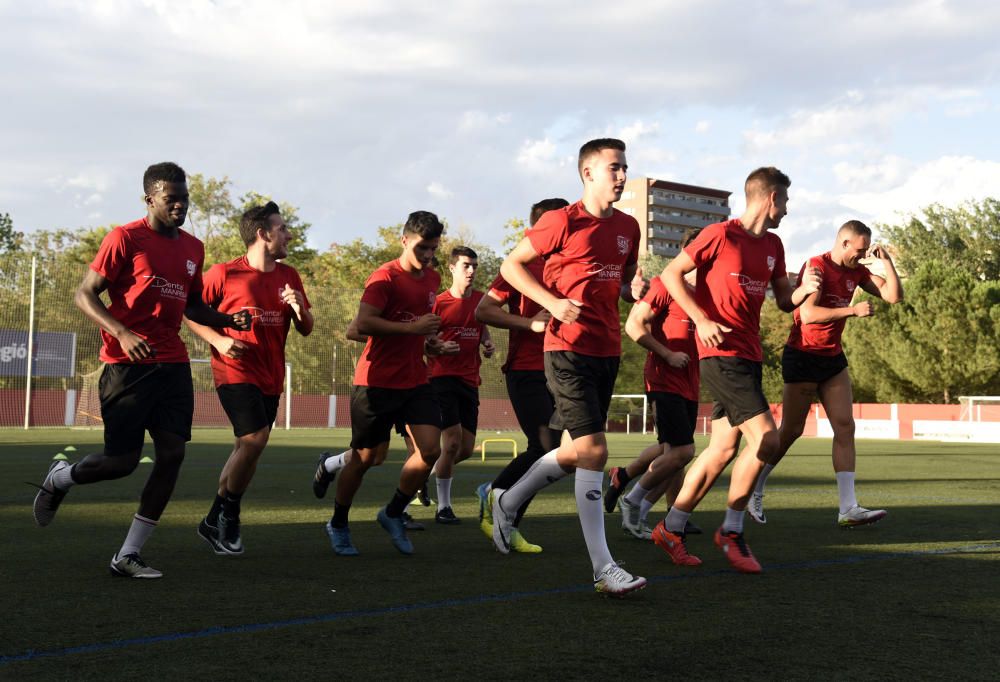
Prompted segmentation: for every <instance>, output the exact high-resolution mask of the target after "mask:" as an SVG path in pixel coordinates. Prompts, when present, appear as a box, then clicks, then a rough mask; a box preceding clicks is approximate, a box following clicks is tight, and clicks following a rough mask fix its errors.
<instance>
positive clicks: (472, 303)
mask: <svg viewBox="0 0 1000 682" xmlns="http://www.w3.org/2000/svg"><path fill="white" fill-rule="evenodd" d="M482 299H483V292H481V291H475V290H473V291H472V293H471V295H469V296H467V297H466V298H455V297H454V296H452V294H451V291H442V292H441V293H440V294H438V296H437V300H436V301H435V302H434V308H433V310H432V312H433V313H434V314H435V315H440V316H441V328H440V329H439V330H438V336H440V337H441V338H442V339H443V340H445V341H457V342H458V346H459V351H458V355H431V356H428V358H427V364H428V366H429V369H430V375H431V376H432V377H458V378H460V379H461V380H462V381H464V382H465V383H467V384H469V386H478V385H479V383H480V379H479V366H480V365H481V364H482V362H483V360H482V356H480V355H479V342H480V341H481V340H482V338H483V331H484V330H485V329H486V325H484V324H483V323H482V322H480V321H479V320H477V319H476V306H477V305H479V302H480V301H481V300H482Z"/></svg>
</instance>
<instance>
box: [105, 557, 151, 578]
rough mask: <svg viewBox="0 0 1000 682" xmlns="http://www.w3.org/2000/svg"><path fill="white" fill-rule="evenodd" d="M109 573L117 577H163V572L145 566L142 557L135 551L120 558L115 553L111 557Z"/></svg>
mask: <svg viewBox="0 0 1000 682" xmlns="http://www.w3.org/2000/svg"><path fill="white" fill-rule="evenodd" d="M111 575H113V576H116V577H119V578H145V579H147V580H150V579H154V578H162V577H163V574H162V573H160V572H159V571H157V570H156V569H155V568H153V567H151V566H147V565H146V562H145V561H143V560H142V557H141V556H139V555H138V554H136V553H135V552H133V553H132V554H126V555H125V556H123V557H120V558H119V556H118V555H117V554H115V555H114V556H113V557H112V558H111Z"/></svg>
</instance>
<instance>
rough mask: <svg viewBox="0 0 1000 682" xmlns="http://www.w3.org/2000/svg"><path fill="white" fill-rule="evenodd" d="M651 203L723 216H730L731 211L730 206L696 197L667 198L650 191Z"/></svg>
mask: <svg viewBox="0 0 1000 682" xmlns="http://www.w3.org/2000/svg"><path fill="white" fill-rule="evenodd" d="M649 203H650V204H651V205H653V206H664V207H666V208H679V209H683V210H685V211H698V212H700V213H708V214H711V215H717V216H721V217H723V218H728V217H729V213H730V211H729V207H728V206H718V205H716V204H703V203H700V202H698V201H697V200H695V199H666V198H664V197H661V196H657V195H656V194H653V193H650V195H649ZM709 222H711V221H709ZM706 224H707V223H706Z"/></svg>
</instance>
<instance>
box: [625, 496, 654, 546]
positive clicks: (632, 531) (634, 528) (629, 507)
mask: <svg viewBox="0 0 1000 682" xmlns="http://www.w3.org/2000/svg"><path fill="white" fill-rule="evenodd" d="M618 506H619V507H620V508H621V510H622V530H623V531H625V532H626V533H628V534H629V535H631V536H632V537H634V538H638V539H639V540H648V539H649V538H648V537H645V538H644V537H643V536H642V521H640V520H639V512H640V509H639V505H637V504H632V503H631V502H629V500H628V498H627V497H622V498H619V500H618Z"/></svg>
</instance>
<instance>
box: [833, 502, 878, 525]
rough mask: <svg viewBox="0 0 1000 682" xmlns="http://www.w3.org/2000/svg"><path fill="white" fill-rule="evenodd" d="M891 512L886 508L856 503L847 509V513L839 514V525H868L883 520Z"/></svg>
mask: <svg viewBox="0 0 1000 682" xmlns="http://www.w3.org/2000/svg"><path fill="white" fill-rule="evenodd" d="M888 514H889V512H887V511H886V510H885V509H865V508H864V507H861V506H859V505H854V506H853V507H851V508H850V509H848V510H847V513H846V514H840V515H839V516H837V525H839V526H840V527H841V528H853V527H854V526H866V525H868V524H869V523H876V522H877V521H881V520H882V519H884V518H885V517H886V516H888Z"/></svg>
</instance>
